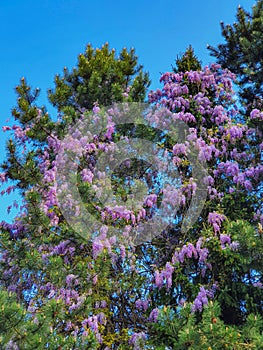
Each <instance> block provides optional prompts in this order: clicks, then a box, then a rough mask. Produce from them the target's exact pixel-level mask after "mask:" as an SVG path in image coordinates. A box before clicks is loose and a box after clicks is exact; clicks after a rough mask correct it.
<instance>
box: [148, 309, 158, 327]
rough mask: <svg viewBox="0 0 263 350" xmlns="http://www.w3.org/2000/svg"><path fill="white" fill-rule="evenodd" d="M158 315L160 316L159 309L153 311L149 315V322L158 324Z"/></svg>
mask: <svg viewBox="0 0 263 350" xmlns="http://www.w3.org/2000/svg"><path fill="white" fill-rule="evenodd" d="M158 315H159V309H158V308H155V309H153V310H152V311H151V313H150V315H149V322H154V323H156V322H157V319H158Z"/></svg>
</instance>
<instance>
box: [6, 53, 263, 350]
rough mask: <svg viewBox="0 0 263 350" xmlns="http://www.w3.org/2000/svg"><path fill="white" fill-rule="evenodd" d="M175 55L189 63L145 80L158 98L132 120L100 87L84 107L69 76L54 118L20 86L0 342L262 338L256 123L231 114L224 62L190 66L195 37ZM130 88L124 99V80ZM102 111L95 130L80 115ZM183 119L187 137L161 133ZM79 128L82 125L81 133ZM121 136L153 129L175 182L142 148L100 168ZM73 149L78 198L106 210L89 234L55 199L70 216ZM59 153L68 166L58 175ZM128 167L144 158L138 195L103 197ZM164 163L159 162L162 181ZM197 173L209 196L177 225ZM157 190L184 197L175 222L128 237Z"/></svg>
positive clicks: (117, 344)
mask: <svg viewBox="0 0 263 350" xmlns="http://www.w3.org/2000/svg"><path fill="white" fill-rule="evenodd" d="M189 50H190V49H189ZM189 56H190V57H191V62H190V63H189V62H187V59H188V58H189ZM96 57H97V56H96ZM98 57H100V56H98ZM185 59H186V64H185ZM182 61H183V62H182V63H181V62H180V60H177V62H176V63H177V66H180V67H181V69H183V72H178V73H175V72H167V73H165V74H164V75H162V77H161V82H162V84H163V87H162V90H160V89H157V91H152V92H151V93H150V94H149V101H150V103H151V104H152V107H153V110H152V113H150V112H149V111H148V113H147V114H146V113H144V114H143V117H144V118H147V121H148V122H149V123H150V124H151V125H154V127H150V126H148V127H146V128H143V127H142V126H141V124H140V123H138V125H136V127H134V125H132V126H130V125H127V127H126V125H125V126H124V128H123V129H121V128H119V126H118V123H115V119H114V116H115V113H116V114H117V116H118V115H119V113H120V112H121V109H120V107H119V109H118V108H117V107H116V106H114V107H116V109H114V108H111V109H109V110H108V109H106V111H105V109H104V108H103V107H102V106H97V105H96V102H98V103H102V102H103V101H104V100H103V99H102V100H98V98H97V97H96V98H97V99H96V100H95V99H94V100H93V103H92V104H91V106H90V107H91V108H92V110H89V109H86V107H85V106H83V105H81V103H80V101H82V96H81V95H80V91H81V89H82V88H79V90H78V88H77V87H78V86H79V85H78V84H77V85H76V90H74V89H75V87H74V86H73V85H71V83H69V90H70V94H69V95H67V94H65V91H66V90H65V89H66V86H67V83H65V81H64V83H65V85H63V84H64V83H63V84H62V85H63V88H61V90H60V87H59V86H57V87H56V89H55V90H54V91H53V92H52V93H51V95H50V96H51V99H52V98H53V97H54V96H56V99H55V100H54V101H56V102H54V103H55V105H56V106H57V107H58V109H59V112H61V113H62V120H58V121H52V120H51V119H50V118H49V116H48V114H47V112H46V111H45V109H44V108H43V109H41V108H39V107H38V106H37V103H36V97H37V94H38V92H37V91H32V89H30V87H28V85H27V84H26V82H25V81H22V84H21V86H20V87H18V88H17V90H18V93H19V99H18V106H17V108H15V109H14V116H15V118H16V121H17V123H18V125H17V124H16V125H15V126H13V127H5V129H6V130H9V129H10V130H13V133H14V135H13V138H12V141H10V142H9V145H8V154H7V160H6V161H5V163H4V164H3V173H2V174H1V176H0V179H1V181H2V182H3V183H5V182H7V181H10V180H11V181H14V187H13V188H14V189H19V190H21V191H22V195H23V198H24V199H25V203H24V207H23V208H21V211H20V214H19V215H18V217H17V218H16V220H15V221H14V222H13V223H12V224H9V223H6V222H2V223H1V239H0V248H1V260H0V264H1V272H0V302H1V303H2V305H1V308H2V311H3V317H2V320H3V321H2V323H1V337H0V343H1V346H2V347H3V348H4V349H5V350H7V349H10V348H13V349H19V348H20V349H30V350H31V349H39V350H40V349H43V350H44V349H54V350H55V349H56V350H57V349H63V350H68V349H91V350H95V349H98V350H106V349H107V350H109V349H111V350H113V349H123V350H124V349H127V350H128V349H147V348H149V349H155V348H156V349H165V347H166V346H167V347H170V348H176V346H177V348H178V349H179V348H181V349H187V348H189V349H191V348H192V349H198V348H200V349H202V347H207V348H209V347H212V348H213V347H214V346H215V347H216V346H217V348H219V345H216V339H218V343H219V344H220V346H225V344H227V345H228V347H229V348H233V349H234V348H237V349H242V346H243V345H244V344H245V345H244V349H245V348H249V347H251V348H255V349H257V348H259V349H260V347H259V346H260V345H259V346H258V344H260V342H261V340H262V322H261V317H262V290H263V288H262V287H263V280H262V269H263V268H262V256H263V254H262V252H263V241H262V226H261V225H262V221H263V220H262V211H261V210H262V207H261V204H260V203H256V201H255V200H254V197H255V196H257V193H258V189H259V186H260V184H261V181H262V174H263V167H262V165H261V162H260V160H261V158H260V156H261V153H260V149H259V148H258V147H257V142H256V143H255V139H257V134H256V133H255V130H254V128H253V127H252V126H250V125H249V123H248V122H246V121H242V120H241V122H240V121H239V118H238V117H236V115H238V114H239V111H238V110H237V109H236V106H235V105H234V102H233V91H232V78H233V75H232V74H231V73H230V72H229V71H227V70H222V69H221V68H220V67H219V66H218V65H212V66H211V67H205V68H204V69H198V70H197V71H194V70H193V68H194V67H198V68H199V63H198V62H197V61H198V60H197V59H196V58H195V56H194V53H193V51H192V50H190V51H189V54H188V56H187V57H186V56H185V55H183V58H182ZM183 67H185V68H183ZM188 68H189V70H188ZM59 79H60V78H59ZM61 79H62V80H63V78H61ZM80 82H82V79H80ZM131 84H132V83H131ZM94 86H95V85H94ZM124 89H125V90H124V92H123V94H125V95H124V96H123V97H124V98H125V99H126V101H127V100H128V101H129V98H130V97H129V93H130V92H132V88H131V90H130V92H129V91H127V89H126V86H124ZM64 94H65V95H64ZM111 96H112V95H111ZM116 96H117V95H116ZM118 96H120V95H118ZM84 97H85V94H84V95H83V98H84ZM54 98H55V97H54ZM103 98H104V97H103ZM136 98H137V97H136ZM67 99H68V100H67ZM114 100H115V99H114ZM116 101H118V99H117V98H116ZM139 101H141V99H139ZM94 103H95V105H94ZM155 106H157V107H158V108H155ZM160 106H161V107H163V108H161V109H160V108H159V107H160ZM133 107H134V104H131V106H130V107H129V104H128V103H125V104H124V112H125V113H126V114H125V113H124V115H122V114H121V113H120V118H122V117H124V119H125V116H126V115H129V112H132V111H133V109H132V108H133ZM129 108H131V109H129ZM105 112H106V113H105ZM250 119H251V120H250V121H252V120H256V121H260V120H262V114H260V113H258V112H257V111H256V112H255V111H253V113H252V115H251V117H250ZM117 120H118V118H117ZM103 121H106V124H104V125H105V127H104V128H103V130H102V131H103V132H98V133H96V134H93V133H92V130H90V129H88V130H86V129H85V126H87V122H88V126H92V125H101V124H100V123H102V122H103ZM177 121H181V122H183V123H184V125H186V126H187V127H189V134H188V135H187V139H184V138H183V137H184V136H186V135H181V134H180V133H178V132H177V134H178V139H176V140H175V139H173V138H172V137H169V132H170V131H171V130H172V129H173V126H174V123H175V125H177V124H176V122H177ZM76 122H78V124H77V126H78V129H77V130H75V129H74V126H75V124H76ZM149 123H148V124H149ZM148 124H147V123H146V125H148ZM143 125H144V124H143ZM91 129H92V128H91ZM104 129H105V130H104ZM83 130H86V131H88V132H87V133H85V134H84V136H83V133H82V131H83ZM122 132H123V133H122ZM68 133H70V137H69V138H66V137H65V135H66V134H68ZM89 134H90V135H89ZM177 134H176V135H177ZM123 136H124V137H123ZM125 136H126V137H125ZM129 137H131V138H133V137H134V138H136V137H138V138H142V137H144V138H145V139H146V140H148V141H151V142H152V143H158V152H157V156H156V158H155V160H156V164H154V165H155V166H156V167H159V165H160V167H159V168H162V166H164V164H163V163H162V159H163V158H165V157H166V156H167V155H168V157H170V158H169V160H170V162H169V166H171V167H173V168H175V169H176V171H177V174H178V175H177V176H178V179H174V178H172V180H175V181H176V184H174V183H173V182H171V183H170V184H172V185H175V186H170V187H169V186H168V187H166V188H165V190H163V187H162V181H160V177H159V175H158V174H157V175H156V172H157V171H156V168H154V169H153V170H151V169H148V168H149V165H148V164H147V158H146V159H143V160H145V163H144V164H142V163H143V161H142V160H141V162H137V163H136V161H134V160H133V159H131V162H130V165H127V166H120V168H119V169H118V171H116V172H115V173H113V174H110V181H109V182H106V181H105V177H106V175H108V173H107V167H106V170H105V174H104V173H102V172H100V171H99V172H98V171H97V169H96V161H97V160H98V159H99V157H100V156H101V155H104V156H105V157H104V158H103V159H105V162H106V163H107V160H108V159H111V156H112V153H111V152H112V151H113V152H114V150H115V146H116V144H117V143H118V142H119V141H120V140H125V139H126V138H128V139H129ZM129 147H132V144H131V143H129ZM145 148H146V147H145ZM62 150H65V152H64V153H63V152H62ZM193 150H196V154H195V156H196V157H195V158H194V159H193V156H192V158H191V155H193ZM143 151H147V149H146V150H143ZM113 154H114V153H113ZM71 155H73V159H74V160H75V157H74V156H75V155H78V157H77V159H76V161H75V163H74V164H75V165H76V166H77V170H76V173H77V174H76V182H77V185H78V187H77V188H78V192H79V193H80V195H81V199H82V201H83V203H82V204H83V206H84V208H85V209H87V211H88V212H91V213H92V214H93V215H97V217H98V218H99V219H101V220H102V222H103V226H101V227H99V228H96V227H95V228H94V229H93V231H92V234H91V235H90V236H89V235H87V236H85V235H84V233H85V232H83V227H82V226H81V223H80V224H79V225H80V226H81V227H80V230H79V231H78V230H77V229H73V228H72V226H71V225H70V223H69V222H67V219H66V217H65V211H63V210H62V207H61V203H59V202H58V199H57V196H60V198H63V200H65V204H66V207H67V208H68V210H69V211H70V212H71V213H72V217H73V219H74V218H76V220H77V221H78V216H79V209H80V208H79V206H78V204H79V203H78V202H76V201H75V198H74V197H72V196H70V195H68V193H67V190H68V189H69V188H70V187H71V182H70V181H64V180H67V179H68V178H67V175H69V176H71V175H72V172H71V168H67V166H68V162H69V159H70V158H69V156H71ZM199 162H200V163H202V162H206V163H207V168H208V169H207V173H206V174H203V172H201V173H198V174H197V173H196V172H194V168H195V165H196V164H198V163H199ZM61 164H64V165H66V168H67V174H64V173H63V176H64V177H63V176H62V177H59V178H56V176H57V175H58V173H57V169H58V168H59V167H60V166H61ZM106 165H107V164H106ZM133 165H134V167H133ZM129 167H131V168H134V169H137V170H138V169H139V170H143V171H142V172H141V174H138V178H139V179H140V180H141V181H143V182H144V184H145V186H146V187H147V190H148V192H147V194H146V195H145V197H146V198H144V201H143V203H142V205H141V206H140V207H139V208H137V207H132V208H131V209H129V210H128V209H127V210H126V208H123V207H121V206H119V205H116V202H113V203H111V202H110V203H107V204H106V205H103V203H101V202H100V201H99V200H98V198H99V197H98V196H99V195H98V193H99V192H100V191H101V190H103V189H105V190H106V194H107V190H108V186H110V187H114V189H113V192H114V191H115V192H114V196H115V197H116V198H118V196H119V197H121V198H124V200H123V201H124V202H125V200H126V197H128V195H129V194H130V190H132V189H133V187H132V186H133V183H134V182H136V181H135V180H137V178H135V180H134V179H133V178H131V177H132V176H130V174H129V173H128V172H127V170H126V169H127V168H129ZM144 167H145V169H144ZM123 168H124V169H123ZM164 169H166V168H164ZM68 173H69V174H68ZM95 175H98V176H95ZM127 175H129V176H127ZM203 175H204V176H203ZM74 176H75V173H74ZM169 176H170V175H169V174H167V173H165V181H168V180H169V181H170V178H169ZM170 177H172V176H170ZM109 183H110V185H108V184H109ZM178 183H180V185H181V187H180V188H178ZM200 183H201V184H203V183H204V184H205V186H207V192H208V194H207V200H206V203H205V204H204V206H203V211H202V212H201V213H200V214H199V215H198V217H197V219H196V222H195V223H194V224H193V227H189V228H188V230H187V231H185V230H183V229H182V223H184V221H185V218H186V219H189V215H190V216H191V214H193V212H194V211H195V209H196V202H195V201H193V199H195V194H196V193H197V194H198V193H199V192H198V191H199V188H198V184H200ZM10 190H12V188H11V189H9V190H7V192H9V191H10ZM164 196H165V198H164ZM197 198H198V197H197ZM116 201H117V199H116ZM162 202H164V204H163V205H167V206H168V207H169V206H172V205H173V204H174V202H176V203H177V204H178V210H177V212H176V223H175V225H174V227H173V229H170V228H169V227H168V228H167V229H164V230H163V231H162V232H160V235H159V236H157V237H155V238H154V239H153V240H152V241H150V240H149V241H144V242H143V243H141V244H140V245H139V246H137V245H135V243H134V242H133V237H132V235H131V234H130V232H131V229H132V228H135V230H136V228H138V227H139V226H140V225H144V224H147V221H148V220H150V219H151V217H153V216H154V215H155V214H156V213H158V210H159V208H160V205H162ZM192 202H193V203H194V204H193V207H192V212H190V214H189V215H188V213H189V209H190V208H191V204H192ZM63 203H64V202H63ZM245 205H246V206H247V209H246V208H245ZM63 213H64V214H63ZM161 219H162V218H161V217H160V220H161ZM164 219H166V218H164ZM186 221H187V220H186ZM111 227H114V229H116V230H118V232H119V233H120V235H119V236H118V239H117V238H116V237H115V236H113V235H111V234H110V229H109V228H111ZM81 229H82V231H81ZM89 229H90V227H87V226H86V227H84V231H85V230H87V231H88V230H89ZM153 229H154V227H153ZM80 233H82V234H80ZM6 304H7V305H8V307H6ZM260 316H261V317H260ZM256 320H258V322H254V321H256ZM215 321H216V322H215ZM211 325H212V329H211ZM10 328H12V329H10ZM227 328H228V329H227ZM210 331H211V332H210ZM239 334H240V336H239ZM166 338H167V339H166ZM147 343H148V344H147Z"/></svg>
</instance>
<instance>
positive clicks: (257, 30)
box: [208, 0, 263, 111]
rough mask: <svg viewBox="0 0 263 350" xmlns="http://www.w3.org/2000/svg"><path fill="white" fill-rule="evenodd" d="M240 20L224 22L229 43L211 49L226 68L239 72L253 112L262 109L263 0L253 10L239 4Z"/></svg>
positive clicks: (244, 99)
mask: <svg viewBox="0 0 263 350" xmlns="http://www.w3.org/2000/svg"><path fill="white" fill-rule="evenodd" d="M236 19H237V21H236V22H235V23H234V24H233V25H230V24H227V25H225V24H224V23H223V22H222V23H221V32H222V36H223V37H224V40H225V42H224V43H223V44H219V45H218V46H217V47H212V46H208V48H209V50H210V53H211V55H212V56H214V57H216V60H217V62H218V63H219V64H220V65H221V66H222V67H223V68H228V69H230V70H231V71H232V72H233V73H235V74H236V75H237V82H238V85H239V87H240V97H241V102H243V103H244V104H245V105H246V108H249V111H251V109H252V108H259V109H261V108H262V96H263V95H262V93H263V90H262V88H263V87H262V74H263V60H262V39H263V36H262V33H263V1H261V0H258V1H257V2H256V4H255V5H254V6H253V8H252V11H251V13H249V12H247V11H245V10H244V9H243V8H242V7H241V6H239V7H238V10H237V14H236Z"/></svg>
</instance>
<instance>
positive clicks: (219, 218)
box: [208, 211, 226, 233]
mask: <svg viewBox="0 0 263 350" xmlns="http://www.w3.org/2000/svg"><path fill="white" fill-rule="evenodd" d="M225 219H226V217H225V216H224V215H222V214H218V213H216V212H215V211H214V212H213V213H209V214H208V222H209V224H210V225H212V226H213V228H214V231H215V233H218V232H220V227H221V224H222V222H223V221H224V220H225Z"/></svg>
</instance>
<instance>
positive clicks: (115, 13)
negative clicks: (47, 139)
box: [0, 0, 255, 221]
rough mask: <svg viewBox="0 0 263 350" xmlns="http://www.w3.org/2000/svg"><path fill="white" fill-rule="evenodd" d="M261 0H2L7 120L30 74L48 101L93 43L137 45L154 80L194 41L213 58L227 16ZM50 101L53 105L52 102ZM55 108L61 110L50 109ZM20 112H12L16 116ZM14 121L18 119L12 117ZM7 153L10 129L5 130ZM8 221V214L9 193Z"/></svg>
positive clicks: (2, 108)
mask: <svg viewBox="0 0 263 350" xmlns="http://www.w3.org/2000/svg"><path fill="white" fill-rule="evenodd" d="M254 3H255V1H254V0H221V1H220V0H199V1H198V0H187V1H183V0H173V1H172V0H151V1H149V0H140V1H138V0H133V1H127V2H124V1H120V0H114V1H106V0H100V1H96V0H93V1H90V0H41V1H37V0H1V1H0V43H1V56H0V69H1V84H0V96H1V97H0V98H1V99H0V101H1V102H0V121H1V122H0V124H1V126H2V125H6V120H7V119H8V118H10V116H11V113H10V110H11V108H12V107H13V106H14V105H15V103H16V95H15V92H14V87H15V86H16V85H17V84H18V83H19V80H20V78H21V77H22V76H24V77H25V78H26V79H27V80H28V83H29V84H30V85H32V86H33V87H39V88H40V89H41V91H42V93H41V98H40V101H41V104H46V105H47V100H46V91H47V89H48V88H50V87H53V78H54V75H55V74H56V73H62V71H63V67H64V66H67V67H68V68H71V67H73V66H74V65H75V64H76V61H77V55H78V54H79V53H80V52H83V51H84V49H85V46H86V44H87V43H91V44H92V45H93V46H95V47H101V45H103V44H104V43H105V42H109V44H110V46H111V47H113V48H115V49H116V50H117V51H119V50H121V48H122V47H127V48H130V47H135V49H136V53H137V55H138V56H139V62H140V63H141V64H143V65H144V67H145V70H147V71H149V73H150V77H151V79H152V88H156V87H158V86H159V82H158V81H159V77H160V72H164V71H167V70H170V69H171V64H173V63H174V60H175V58H176V56H177V55H178V54H180V53H183V52H184V50H185V49H186V47H187V46H188V45H189V44H191V45H192V46H193V47H194V49H195V52H196V54H197V56H198V57H199V59H201V60H202V63H203V64H208V63H209V62H211V61H212V58H211V57H210V56H209V52H208V51H207V49H206V45H207V44H211V45H216V44H218V43H220V42H222V37H221V34H220V21H224V22H225V23H233V22H234V20H235V14H236V9H237V7H238V5H239V4H240V5H241V6H242V7H245V8H246V9H247V10H249V11H250V10H251V8H252V5H253V4H254ZM47 106H48V105H47ZM50 111H51V114H53V113H54V110H50ZM11 120H12V119H11ZM8 124H9V125H10V124H11V122H9V123H8ZM0 137H1V139H0V161H2V160H3V154H4V148H5V147H4V144H5V142H4V140H5V135H4V134H3V133H2V131H0ZM0 200H1V201H2V204H1V205H0V208H2V210H0V221H1V219H2V218H4V217H6V216H5V214H4V212H3V205H4V204H5V203H6V202H7V201H6V199H1V198H0Z"/></svg>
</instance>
